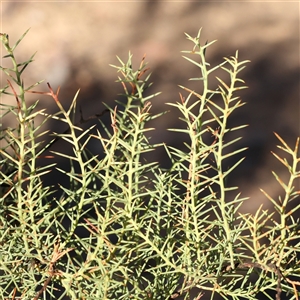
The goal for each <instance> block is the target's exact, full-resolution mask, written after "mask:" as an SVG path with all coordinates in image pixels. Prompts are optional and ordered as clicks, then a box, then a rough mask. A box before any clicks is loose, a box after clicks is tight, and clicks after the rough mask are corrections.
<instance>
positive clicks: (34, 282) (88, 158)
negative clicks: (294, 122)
mask: <svg viewBox="0 0 300 300" xmlns="http://www.w3.org/2000/svg"><path fill="white" fill-rule="evenodd" d="M25 34H26V33H25ZM25 34H24V35H23V36H22V37H21V38H20V39H19V40H18V41H17V43H16V44H15V45H14V46H12V47H11V46H10V44H9V38H8V35H7V34H1V41H2V45H3V46H4V48H5V51H6V52H7V55H5V56H4V58H5V59H10V61H11V62H12V67H11V68H4V67H1V71H2V73H3V74H6V75H5V76H7V78H8V80H7V85H5V86H4V87H2V88H1V94H6V95H10V96H11V97H13V99H14V100H13V101H14V103H15V104H14V105H8V104H1V117H2V118H8V117H9V118H13V119H15V120H16V124H17V125H16V126H15V127H7V128H2V129H1V150H0V159H1V169H0V175H1V177H0V183H1V200H0V201H1V206H0V209H1V214H0V230H1V235H0V237H1V248H0V255H1V260H0V277H1V280H0V287H1V288H0V294H1V298H2V299H40V298H41V299H176V298H180V297H181V299H192V297H193V299H200V298H202V297H206V296H207V295H209V297H210V299H213V298H215V297H216V295H220V296H222V297H223V298H224V299H258V298H257V297H259V295H260V296H262V295H265V296H267V297H268V298H269V299H271V296H270V292H271V294H272V291H273V294H274V295H275V297H276V299H280V298H281V294H282V292H284V293H285V294H286V295H288V297H289V299H298V295H299V292H298V290H297V287H298V285H299V284H300V283H299V281H297V280H299V279H298V278H299V276H300V275H299V274H300V267H299V243H300V241H299V238H300V234H299V224H298V223H299V219H298V218H297V219H296V215H297V213H298V209H299V204H297V203H296V204H295V205H294V206H293V208H291V206H290V203H291V202H293V201H294V202H295V199H298V200H299V193H300V191H299V190H296V181H297V179H299V176H300V172H299V166H298V163H299V160H300V159H299V156H298V155H299V149H298V146H299V138H298V139H297V141H296V144H295V147H294V148H291V147H290V146H288V145H287V144H286V143H285V141H284V140H283V139H282V138H281V137H280V136H279V135H278V134H275V135H276V137H277V138H278V141H279V143H280V145H279V146H278V148H279V149H280V150H282V151H283V153H284V155H285V156H284V157H283V155H281V154H276V153H273V155H274V156H275V157H276V158H277V159H278V160H279V161H280V162H281V163H282V164H283V165H284V166H285V167H286V169H287V172H288V174H289V178H288V181H284V180H282V179H281V178H280V177H279V176H278V175H277V174H275V173H273V175H274V177H275V179H276V180H277V182H278V183H279V184H280V185H281V187H282V188H283V191H284V195H283V196H282V197H278V199H275V198H272V197H271V196H269V195H268V194H267V193H266V192H264V191H263V193H264V194H265V195H266V197H267V198H268V199H269V200H270V201H271V203H272V205H273V206H274V208H275V210H274V212H272V213H270V212H269V211H267V210H265V209H263V208H262V207H260V208H259V209H258V210H257V212H256V213H255V214H250V213H248V214H243V213H241V212H240V209H239V208H240V206H241V204H242V203H243V202H244V201H246V200H247V198H242V197H241V196H240V192H238V191H237V187H235V186H229V185H228V181H227V178H228V176H229V175H230V174H232V173H233V172H234V170H235V168H237V167H238V165H239V164H240V163H241V162H242V161H243V158H237V159H235V157H240V153H241V152H243V151H244V150H245V149H246V148H242V149H240V148H238V147H237V146H236V145H235V143H237V142H238V141H239V140H240V138H241V137H237V133H238V131H239V130H240V129H241V128H244V127H245V126H246V125H243V124H241V125H239V126H236V127H230V126H229V123H228V120H229V119H230V118H231V115H232V114H233V113H235V111H236V110H238V109H239V108H240V107H241V106H242V105H244V103H243V102H242V100H241V99H240V98H239V96H238V95H237V94H238V92H239V90H241V89H244V88H246V86H245V85H244V81H243V80H242V79H241V78H240V72H241V71H242V69H243V68H244V67H245V64H246V63H247V62H248V61H239V58H238V52H236V54H235V55H234V56H232V57H229V58H224V61H223V62H222V63H221V64H219V65H217V66H214V67H212V66H210V64H209V63H208V62H207V60H206V50H207V48H209V47H210V46H211V45H212V44H213V43H214V41H213V42H209V43H206V44H205V45H201V44H200V34H201V30H199V32H198V35H197V36H196V37H195V38H193V37H191V36H189V35H186V36H187V38H188V40H190V41H191V42H192V44H193V45H194V47H193V49H192V50H191V51H183V52H184V53H185V55H187V56H184V58H185V59H186V60H187V61H189V62H190V63H192V64H194V65H196V67H197V68H198V69H199V71H200V77H198V78H192V80H198V81H199V84H200V85H201V88H200V89H199V91H193V90H191V89H189V88H187V87H183V86H181V88H182V89H183V92H184V93H186V96H183V95H182V94H180V97H179V101H178V102H176V103H168V105H170V106H173V107H175V108H176V109H178V110H179V112H180V114H181V118H180V120H181V122H183V123H184V127H183V128H181V127H180V126H178V128H175V129H170V130H173V131H176V132H180V133H181V134H182V135H184V136H185V137H186V140H187V141H188V142H186V143H185V144H184V147H183V148H182V149H176V148H174V147H171V146H168V145H166V144H159V145H156V144H152V143H151V139H150V135H151V131H153V130H155V129H154V128H150V127H149V125H148V124H149V121H151V120H153V119H155V118H158V117H163V115H164V112H162V113H160V114H157V115H155V114H152V113H151V101H152V98H153V97H154V96H156V95H157V94H150V95H148V96H145V90H146V89H147V87H149V86H150V85H151V83H149V78H150V75H149V74H148V68H147V67H146V63H145V57H144V58H143V59H142V61H141V64H140V66H139V67H138V68H137V69H134V68H133V67H132V55H131V54H129V58H128V60H127V61H126V62H123V61H122V60H121V59H120V58H118V60H119V64H118V65H115V66H113V67H114V68H116V70H117V72H118V73H119V77H118V81H119V82H120V84H121V85H122V86H123V88H124V102H121V101H117V103H116V106H114V107H110V106H108V105H107V104H105V105H106V108H107V109H106V110H105V111H104V112H103V114H104V113H105V112H107V113H109V114H110V117H111V122H110V124H109V125H107V124H105V123H104V122H103V120H102V114H99V115H95V116H92V117H90V118H89V119H91V118H96V119H98V121H99V124H98V126H97V127H96V128H95V125H93V126H90V127H89V128H88V129H83V128H82V126H81V124H82V123H83V121H86V120H84V119H83V117H82V112H81V119H80V120H79V121H76V120H75V113H76V111H77V108H76V102H77V97H78V93H76V95H75V97H74V99H73V100H72V102H71V104H70V106H69V108H67V109H66V108H64V106H63V105H62V103H61V100H60V98H59V89H58V90H57V91H54V90H53V89H52V87H51V85H50V84H49V83H48V91H42V92H41V91H37V87H36V86H37V85H38V84H39V83H40V82H38V83H36V84H34V85H32V86H29V87H26V86H25V85H24V82H23V73H24V71H25V69H26V68H27V66H28V65H29V64H30V63H31V62H32V61H33V56H32V57H31V58H30V59H29V60H27V61H25V62H18V61H17V59H16V57H15V49H16V47H17V46H18V45H19V43H20V42H21V40H22V39H23V38H24V36H25ZM191 57H192V58H191ZM216 71H218V74H219V73H220V71H222V72H224V74H225V75H226V76H227V79H226V80H225V79H221V78H219V77H216V79H217V80H218V87H217V88H216V89H212V87H211V76H210V75H211V74H215V73H216ZM227 80H228V82H227ZM28 93H35V94H42V95H48V96H49V97H51V98H52V99H53V100H54V102H55V104H56V105H57V108H58V111H57V112H56V113H54V114H50V113H47V111H46V110H45V109H44V108H40V107H41V106H42V104H38V101H36V102H35V103H33V104H31V105H29V104H28V101H27V98H28ZM50 120H51V121H55V122H60V123H62V124H66V125H67V130H66V131H65V132H62V133H54V132H49V131H48V130H47V128H48V127H47V125H48V124H49V123H48V122H49V121H50ZM180 128H181V129H180ZM49 137H53V138H52V139H50V140H49V139H48V138H49ZM57 140H64V141H65V142H66V143H67V144H68V145H69V148H70V149H71V152H69V151H68V149H60V150H59V151H53V150H52V148H51V146H52V145H53V144H54V143H55V142H56V141H57ZM91 141H92V142H93V145H97V147H98V148H97V149H98V153H93V151H92V150H91V149H89V145H90V142H91ZM233 146H234V147H235V148H234V147H233ZM158 147H164V149H165V151H166V153H167V154H168V157H169V160H170V165H171V167H170V168H168V169H163V168H162V167H161V166H160V164H159V163H158V162H156V161H155V160H153V161H149V160H148V161H147V160H146V154H147V153H148V152H150V151H154V150H155V149H157V148H158ZM70 153H71V154H70ZM50 156H52V160H51V161H53V163H49V164H46V165H42V164H40V163H39V159H40V158H41V157H44V158H47V157H48V158H49V157H50ZM60 157H63V158H67V159H68V161H69V164H68V167H67V169H64V167H63V166H61V165H60V164H59V162H60V160H59V158H60ZM147 157H148V156H147ZM228 158H231V159H230V160H228ZM49 161H50V160H49ZM228 161H230V162H232V161H234V163H233V164H232V165H230V164H229V163H228ZM54 169H56V170H58V171H60V172H61V173H62V174H63V175H64V176H65V178H66V182H65V183H58V185H57V186H50V185H47V183H46V181H45V182H44V176H45V175H46V174H47V173H50V172H52V171H53V170H54ZM54 192H56V193H57V192H58V195H59V196H58V197H54V196H53V193H54ZM192 295H193V296H192ZM204 295H206V296H204Z"/></svg>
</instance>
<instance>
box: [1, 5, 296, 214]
mask: <svg viewBox="0 0 300 300" xmlns="http://www.w3.org/2000/svg"><path fill="white" fill-rule="evenodd" d="M201 27H202V28H203V29H202V43H203V44H204V43H205V42H206V41H207V40H208V41H212V40H217V43H215V44H214V45H213V46H211V47H209V48H208V51H207V54H206V57H207V60H208V61H209V62H210V63H211V65H212V66H214V65H217V64H219V63H220V62H221V61H222V59H223V57H224V56H231V55H234V54H235V51H236V50H239V57H240V59H241V60H246V59H249V60H251V63H249V64H248V65H247V68H246V69H245V70H243V71H242V73H241V74H240V76H241V77H242V78H243V79H244V80H245V82H246V85H247V86H249V89H247V90H243V91H241V92H240V96H241V97H242V99H243V100H244V101H245V102H247V105H245V106H243V107H242V108H240V109H239V111H237V112H236V113H235V114H234V115H233V116H232V122H233V123H234V124H249V127H247V128H245V129H243V130H242V131H241V133H240V134H241V136H243V140H242V141H241V142H239V144H238V145H237V146H239V147H245V146H249V150H248V151H246V152H245V155H246V157H247V158H246V160H245V161H244V162H243V163H242V165H240V167H239V168H238V169H237V170H236V171H235V175H236V176H233V177H232V178H230V180H231V185H238V186H239V187H240V190H241V191H242V196H249V197H250V200H248V201H246V203H245V205H244V206H243V210H244V211H249V212H250V211H253V210H254V209H256V208H257V207H258V206H259V205H260V204H262V203H264V202H266V199H265V197H264V196H263V195H262V193H261V192H260V191H259V188H263V189H265V190H266V191H267V192H268V193H270V195H278V194H280V193H282V190H281V188H280V186H279V185H278V184H277V183H276V181H275V179H274V178H273V177H272V175H271V170H274V171H276V172H278V173H279V174H281V175H282V176H283V177H285V176H286V175H287V174H286V173H285V170H284V168H283V167H282V166H281V165H280V163H279V162H278V161H277V160H276V159H275V158H274V157H273V156H272V155H271V153H270V151H271V150H273V151H275V152H276V153H279V154H281V153H280V150H279V149H276V144H278V141H277V139H276V137H275V136H274V134H273V131H275V132H277V133H278V134H279V135H281V137H283V138H284V139H285V140H286V141H287V143H288V144H289V145H290V146H292V147H293V146H294V144H295V141H296V138H297V136H299V135H300V132H299V131H300V123H299V113H300V110H299V108H300V107H299V96H300V93H299V92H300V90H299V79H300V78H299V3H296V2H266V1H264V2H245V1H239V2H225V1H224V2H214V1H212V2H204V1H203V2H202V1H197V2H191V1H182V2H165V1H164V2H162V1H131V2H123V1H120V2H118V1H111V2H109V1H97V2H84V1H77V2H72V1H58V2H43V1H38V2H25V1H24V2H22V1H19V2H13V1H11V2H1V32H2V33H7V34H9V36H10V42H11V45H12V44H13V43H14V42H16V41H17V40H18V39H19V38H20V36H21V35H22V34H23V33H24V32H25V31H26V30H27V29H28V28H31V29H30V31H29V33H28V34H27V36H26V37H25V39H24V40H23V41H22V42H21V44H20V45H19V47H18V50H17V52H16V53H17V55H18V59H19V61H22V60H27V59H28V58H29V57H30V56H31V55H32V54H33V53H34V52H36V51H37V54H36V56H35V62H34V63H33V64H31V65H30V66H29V68H28V70H27V71H26V75H25V78H26V79H25V85H26V86H28V85H31V84H33V83H35V82H36V81H39V80H41V79H44V80H45V83H43V84H42V85H41V86H39V87H37V88H35V90H40V91H47V86H46V82H50V84H51V86H52V87H53V88H54V89H56V88H57V87H58V86H61V94H60V100H61V101H62V102H63V104H64V105H65V106H66V107H67V106H68V105H69V104H70V103H71V101H72V99H73V97H74V94H75V93H76V91H77V90H78V89H79V88H80V94H79V97H78V101H79V105H80V106H81V107H82V110H83V114H84V116H85V117H88V116H90V115H93V114H95V113H101V112H102V111H103V110H104V105H103V103H102V102H106V103H109V104H111V105H112V104H113V101H114V100H115V99H117V98H120V96H118V94H119V93H122V88H121V85H120V84H119V83H116V82H115V80H116V79H117V73H116V70H115V69H113V68H112V67H110V66H109V64H118V61H117V59H116V55H118V56H119V57H120V58H121V59H122V60H123V61H126V60H127V58H128V53H129V51H131V53H132V54H133V61H134V66H135V67H136V68H137V67H138V66H139V63H140V61H141V59H142V57H143V55H144V54H145V53H146V54H147V56H146V61H148V62H149V67H150V68H151V72H152V77H151V78H152V80H151V81H153V83H154V84H153V86H152V87H151V89H150V92H152V93H155V92H160V91H161V92H162V94H161V95H159V96H158V97H156V98H154V100H153V112H154V113H155V112H160V111H162V110H170V113H169V114H167V115H165V116H163V117H161V118H159V119H156V120H155V122H154V124H152V126H153V127H155V128H156V129H158V130H157V131H156V132H154V134H153V139H152V141H153V143H157V142H162V141H164V142H166V143H167V144H169V145H172V146H176V147H182V146H183V145H182V141H181V140H180V138H178V136H176V134H175V133H170V132H167V131H166V128H170V127H178V126H182V124H180V123H181V121H180V120H179V119H178V113H177V112H176V111H174V110H172V109H171V108H170V107H169V106H167V105H166V104H165V103H166V102H176V101H179V94H178V93H179V92H182V93H183V94H184V91H183V90H181V89H180V88H179V87H178V85H179V84H180V85H184V86H186V87H188V88H191V89H195V90H197V87H198V86H199V82H198V83H197V82H194V83H193V82H189V81H188V79H189V78H191V77H199V70H198V69H197V68H196V67H195V66H194V65H192V64H190V63H189V62H187V61H186V60H184V59H183V58H182V57H181V56H182V54H181V53H180V51H181V50H191V49H192V47H193V44H192V43H191V42H189V41H188V40H187V39H186V37H185V35H184V32H186V33H188V34H189V35H191V36H196V35H197V32H198V30H199V28H201ZM1 50H2V51H3V49H1ZM3 55H4V53H3V52H2V55H1V57H2V56H3ZM1 65H5V61H4V60H2V62H1ZM4 84H5V82H3V78H2V79H1V86H3V85H4ZM37 96H40V95H29V97H30V99H32V101H34V100H36V99H37V98H40V99H41V101H42V105H43V106H47V108H48V109H49V111H52V112H54V111H56V107H55V103H54V101H53V100H52V99H51V98H50V97H37ZM1 101H2V102H5V101H6V99H5V98H4V97H3V98H2V99H1ZM7 101H8V100H7ZM108 117H109V116H108ZM107 121H109V118H107ZM5 122H6V124H4V126H8V124H9V122H10V120H5ZM88 125H91V124H88ZM51 126H53V127H52V128H51V130H54V131H56V132H62V131H64V130H65V129H66V128H63V127H62V125H61V124H58V123H53V124H52V125H51ZM56 147H59V143H58V145H56ZM156 155H157V157H156V158H155V160H159V161H161V162H164V161H165V158H166V157H165V155H164V153H163V151H161V152H159V151H158V152H156ZM49 180H50V181H51V180H52V181H53V182H54V183H55V182H57V181H58V180H59V177H55V178H50V179H49ZM265 205H266V206H268V205H269V203H268V202H266V204H265Z"/></svg>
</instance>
